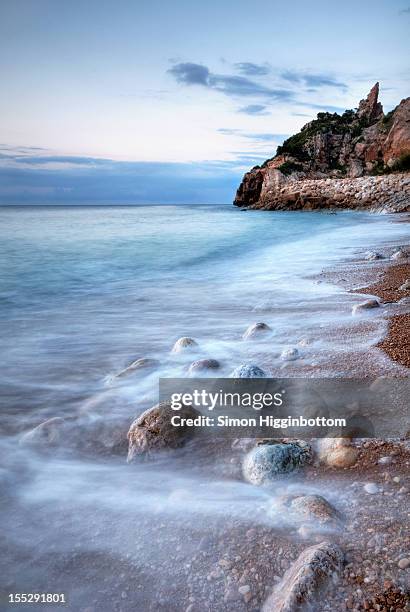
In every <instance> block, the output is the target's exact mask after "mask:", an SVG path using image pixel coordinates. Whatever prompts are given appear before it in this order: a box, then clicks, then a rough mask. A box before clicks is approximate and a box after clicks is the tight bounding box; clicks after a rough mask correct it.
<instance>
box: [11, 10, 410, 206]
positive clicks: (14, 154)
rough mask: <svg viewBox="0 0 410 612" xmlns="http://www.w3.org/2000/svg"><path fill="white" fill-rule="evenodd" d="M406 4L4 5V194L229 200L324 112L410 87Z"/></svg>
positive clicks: (386, 101)
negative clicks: (374, 89) (254, 170)
mask: <svg viewBox="0 0 410 612" xmlns="http://www.w3.org/2000/svg"><path fill="white" fill-rule="evenodd" d="M409 27H410V2H409V0H361V1H360V2H357V0H356V1H352V0H344V1H343V2H332V1H330V0H316V1H315V0H312V1H311V2H306V1H305V0H293V1H292V0H290V1H289V2H284V1H283V0H280V1H276V0H268V1H266V2H259V3H257V4H255V3H253V2H251V1H250V0H247V1H246V2H245V1H243V0H235V1H233V0H232V1H231V0H218V1H217V0H208V1H207V2H193V1H192V0H191V1H190V2H188V1H186V0H173V1H170V0H150V1H145V0H144V1H141V0H115V1H114V0H98V1H96V0H70V2H62V1H56V0H0V74H1V82H2V86H3V87H2V89H3V95H2V96H1V97H0V203H1V204H15V203H22V204H27V203H39V204H41V203H44V204H50V203H74V204H81V203H112V204H116V203H118V204H121V203H129V204H141V203H186V204H189V203H192V204H195V203H199V204H200V203H204V204H205V203H225V202H230V201H232V200H233V197H234V193H235V189H236V187H237V186H238V183H239V181H240V178H241V176H242V174H243V173H244V172H245V171H246V170H247V169H249V168H251V167H252V166H254V165H255V164H258V163H261V162H262V161H264V160H265V159H266V158H268V157H272V156H273V155H274V153H275V151H276V147H277V146H278V144H280V143H281V142H282V141H283V140H284V139H285V138H286V137H287V136H289V135H290V134H292V133H295V132H296V131H298V130H299V129H300V128H301V127H302V126H303V125H304V124H305V123H307V122H308V121H310V120H311V119H313V118H314V117H315V116H316V114H317V112H319V111H321V110H329V111H331V112H342V111H343V110H344V109H346V108H354V107H356V106H357V105H358V102H359V100H360V99H361V98H363V97H364V96H365V95H366V94H367V93H368V91H369V90H370V88H371V86H372V85H373V84H374V83H375V82H376V81H380V85H381V92H380V99H381V102H382V103H383V105H384V109H385V111H388V110H390V109H391V108H393V107H394V106H395V105H396V104H397V103H398V102H399V101H400V100H401V99H402V98H404V97H407V96H408V95H410V91H409V90H410V87H409V65H408V58H409V56H410V54H409V50H410V49H409V46H410V44H409V40H410V36H409Z"/></svg>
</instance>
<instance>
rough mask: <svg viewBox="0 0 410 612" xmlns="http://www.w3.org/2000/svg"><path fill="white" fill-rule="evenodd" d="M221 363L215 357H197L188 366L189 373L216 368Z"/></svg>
mask: <svg viewBox="0 0 410 612" xmlns="http://www.w3.org/2000/svg"><path fill="white" fill-rule="evenodd" d="M220 367H221V364H220V363H219V361H217V360H216V359H198V360H197V361H194V362H193V363H191V365H190V366H189V370H188V372H189V374H196V373H197V372H198V373H199V372H204V371H207V370H218V369H219V368H220Z"/></svg>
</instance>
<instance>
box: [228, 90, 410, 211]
mask: <svg viewBox="0 0 410 612" xmlns="http://www.w3.org/2000/svg"><path fill="white" fill-rule="evenodd" d="M378 94H379V84H378V83H376V84H375V85H374V87H373V88H372V89H371V91H370V93H369V95H368V96H367V98H365V99H364V100H361V102H360V103H359V107H358V109H357V110H355V111H353V110H347V111H345V112H344V113H343V114H342V115H339V114H337V113H318V115H317V119H315V120H314V121H311V122H309V123H307V124H306V125H305V126H304V127H303V128H302V129H301V131H300V132H299V133H298V134H295V135H294V136H291V137H290V138H288V139H287V140H285V142H284V143H283V145H282V146H280V147H278V149H277V153H276V155H275V157H273V158H272V159H269V160H267V161H266V162H265V163H264V164H263V165H262V166H256V167H255V168H252V170H250V171H249V172H247V173H246V174H245V176H244V177H243V180H242V183H241V184H240V186H239V188H238V191H237V193H236V197H235V201H234V204H235V205H236V206H240V207H247V208H263V209H269V210H301V209H305V210H313V209H318V208H328V207H336V208H368V209H373V210H374V209H377V210H385V211H387V212H404V211H408V210H410V174H409V170H410V98H406V99H404V100H402V101H401V102H400V104H399V105H398V106H397V107H396V108H395V109H394V110H393V111H391V112H389V113H387V114H386V115H385V114H384V113H383V107H382V105H381V104H380V102H379V101H378Z"/></svg>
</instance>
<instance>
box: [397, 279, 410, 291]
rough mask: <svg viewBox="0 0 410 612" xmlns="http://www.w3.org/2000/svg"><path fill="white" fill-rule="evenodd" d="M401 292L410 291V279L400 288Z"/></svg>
mask: <svg viewBox="0 0 410 612" xmlns="http://www.w3.org/2000/svg"><path fill="white" fill-rule="evenodd" d="M399 289H400V291H410V278H408V279H407V280H406V281H405V282H404V283H403V284H402V285H401V286H400V287H399Z"/></svg>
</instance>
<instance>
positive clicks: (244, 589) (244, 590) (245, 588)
mask: <svg viewBox="0 0 410 612" xmlns="http://www.w3.org/2000/svg"><path fill="white" fill-rule="evenodd" d="M250 590H251V587H250V586H249V584H244V585H243V586H240V587H239V589H238V591H239V593H240V594H241V595H246V593H249V591H250Z"/></svg>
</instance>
